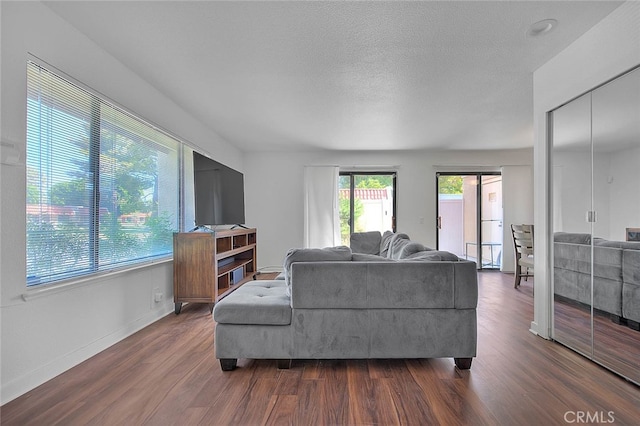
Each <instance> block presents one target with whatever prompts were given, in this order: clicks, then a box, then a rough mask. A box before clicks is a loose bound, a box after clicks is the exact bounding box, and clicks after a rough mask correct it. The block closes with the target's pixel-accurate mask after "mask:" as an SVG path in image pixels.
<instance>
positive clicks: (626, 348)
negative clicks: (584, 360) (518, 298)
mask: <svg viewBox="0 0 640 426" xmlns="http://www.w3.org/2000/svg"><path fill="white" fill-rule="evenodd" d="M552 117H553V133H552V136H553V148H552V151H551V153H552V165H553V168H552V174H553V175H552V185H553V191H552V192H553V230H554V242H553V259H554V260H553V268H554V269H553V286H554V321H553V323H554V328H553V336H554V339H555V340H557V341H559V342H561V343H563V344H565V345H567V346H569V347H571V348H573V349H575V350H576V351H578V352H580V353H582V354H584V355H586V356H588V357H590V358H592V359H593V360H595V361H596V362H598V363H600V364H602V365H604V366H605V367H607V368H609V369H611V370H613V371H616V372H617V373H619V374H621V375H622V376H624V377H627V378H628V379H630V380H632V381H634V382H636V383H640V330H639V329H640V327H639V325H640V241H629V240H630V239H633V238H634V236H636V235H637V234H634V233H633V229H634V228H640V197H638V192H639V190H640V69H636V70H635V71H632V72H630V73H627V74H626V75H624V76H622V77H620V78H618V79H616V80H614V81H612V82H610V83H608V84H606V85H604V86H602V87H599V88H598V89H596V90H594V91H593V92H591V93H588V94H586V95H584V96H582V97H580V98H578V99H576V100H574V101H572V102H570V103H568V104H567V105H565V106H563V107H561V108H558V109H557V110H555V111H554V112H553V115H552ZM590 212H593V213H590Z"/></svg>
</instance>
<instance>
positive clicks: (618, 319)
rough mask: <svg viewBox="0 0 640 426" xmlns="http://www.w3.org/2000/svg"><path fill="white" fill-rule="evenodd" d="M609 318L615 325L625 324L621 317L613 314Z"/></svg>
mask: <svg viewBox="0 0 640 426" xmlns="http://www.w3.org/2000/svg"><path fill="white" fill-rule="evenodd" d="M609 318H610V319H611V322H612V323H614V324H618V325H622V324H624V320H623V319H622V317H621V316H619V315H614V314H611V316H610V317H609Z"/></svg>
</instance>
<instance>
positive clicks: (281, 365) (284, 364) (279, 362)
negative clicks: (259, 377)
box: [276, 359, 291, 370]
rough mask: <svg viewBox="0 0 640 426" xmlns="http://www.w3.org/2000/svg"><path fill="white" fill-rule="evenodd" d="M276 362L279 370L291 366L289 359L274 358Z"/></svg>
mask: <svg viewBox="0 0 640 426" xmlns="http://www.w3.org/2000/svg"><path fill="white" fill-rule="evenodd" d="M276 364H277V366H278V369H279V370H288V369H289V368H291V360H290V359H278V360H276Z"/></svg>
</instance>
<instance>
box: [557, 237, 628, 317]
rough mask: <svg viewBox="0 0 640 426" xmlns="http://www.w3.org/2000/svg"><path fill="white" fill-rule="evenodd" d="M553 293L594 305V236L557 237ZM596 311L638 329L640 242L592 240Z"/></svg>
mask: <svg viewBox="0 0 640 426" xmlns="http://www.w3.org/2000/svg"><path fill="white" fill-rule="evenodd" d="M553 253H554V254H553V257H554V271H553V276H554V292H555V294H556V295H558V296H561V297H564V298H567V299H570V300H574V301H577V302H580V303H584V304H588V305H590V304H591V286H590V283H591V235H590V234H581V233H569V232H556V233H555V234H554V250H553ZM593 293H594V294H593V307H594V308H595V309H598V310H600V311H603V312H607V313H609V314H611V315H613V319H614V320H615V321H618V322H619V321H623V322H627V324H628V325H629V326H631V327H632V328H634V329H638V328H639V327H638V326H639V323H640V242H625V241H609V240H605V239H602V238H593Z"/></svg>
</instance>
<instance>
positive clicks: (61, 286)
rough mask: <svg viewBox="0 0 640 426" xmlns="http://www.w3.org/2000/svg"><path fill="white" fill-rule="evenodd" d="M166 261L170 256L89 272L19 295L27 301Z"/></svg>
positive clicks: (170, 260) (171, 259) (168, 260)
mask: <svg viewBox="0 0 640 426" xmlns="http://www.w3.org/2000/svg"><path fill="white" fill-rule="evenodd" d="M168 262H173V257H172V256H169V257H166V258H162V259H158V260H154V261H151V262H145V263H141V264H138V265H135V266H130V267H126V268H121V269H114V270H111V271H104V272H101V273H96V274H91V275H87V276H84V277H82V278H73V279H70V280H67V281H63V282H58V283H55V284H43V285H41V286H36V288H31V289H28V290H27V291H26V292H24V293H22V295H21V297H22V300H24V301H25V302H28V301H29V300H33V299H38V298H40V297H44V296H48V295H51V294H57V293H61V292H63V291H68V290H73V289H76V288H79V287H82V286H85V285H90V284H92V283H95V282H96V281H101V280H104V279H106V278H110V277H113V276H116V275H120V274H126V273H128V272H131V271H136V270H138V269H144V268H148V267H150V266H157V265H160V264H163V263H168Z"/></svg>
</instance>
